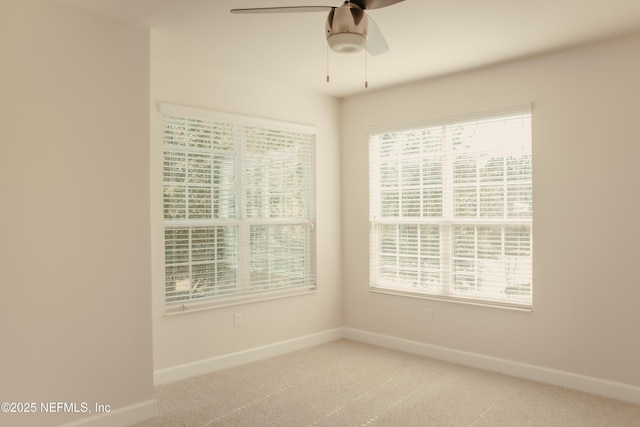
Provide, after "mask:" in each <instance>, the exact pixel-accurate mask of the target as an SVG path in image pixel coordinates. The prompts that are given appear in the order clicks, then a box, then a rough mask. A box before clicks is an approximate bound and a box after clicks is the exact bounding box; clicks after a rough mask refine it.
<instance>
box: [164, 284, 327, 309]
mask: <svg viewBox="0 0 640 427" xmlns="http://www.w3.org/2000/svg"><path fill="white" fill-rule="evenodd" d="M316 292H317V288H316V286H309V287H304V288H296V289H283V290H276V291H270V292H263V293H253V294H251V295H230V296H225V297H219V298H203V299H202V300H188V301H180V302H175V303H169V304H166V305H165V311H164V314H165V315H166V316H175V315H179V314H185V313H193V312H197V311H204V310H213V309H217V308H223V307H230V306H234V305H241V304H251V303H254V302H261V301H269V300H274V299H281V298H289V297H295V296H299V295H309V294H315V293H316Z"/></svg>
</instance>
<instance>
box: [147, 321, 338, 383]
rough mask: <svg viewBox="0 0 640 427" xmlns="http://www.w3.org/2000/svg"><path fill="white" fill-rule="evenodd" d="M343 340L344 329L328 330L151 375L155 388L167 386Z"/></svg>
mask: <svg viewBox="0 0 640 427" xmlns="http://www.w3.org/2000/svg"><path fill="white" fill-rule="evenodd" d="M342 337H343V329H342V328H338V329H331V330H328V331H324V332H319V333H317V334H312V335H306V336H303V337H299V338H294V339H291V340H287V341H280V342H277V343H273V344H269V345H265V346H262V347H256V348H252V349H249V350H244V351H240V352H237V353H231V354H224V355H222V356H216V357H212V358H210V359H204V360H199V361H196V362H192V363H186V364H183V365H178V366H173V367H170V368H164V369H159V370H157V371H155V372H154V373H153V382H154V384H155V385H160V384H167V383H171V382H174V381H179V380H184V379H187V378H191V377H195V376H198V375H204V374H209V373H211V372H215V371H219V370H221V369H227V368H231V367H234V366H239V365H242V364H245V363H250V362H256V361H258V360H262V359H266V358H268V357H274V356H279V355H281V354H285V353H289V352H292V351H296V350H301V349H303V348H307V347H313V346H315V345H320V344H324V343H327V342H330V341H335V340H338V339H340V338H342Z"/></svg>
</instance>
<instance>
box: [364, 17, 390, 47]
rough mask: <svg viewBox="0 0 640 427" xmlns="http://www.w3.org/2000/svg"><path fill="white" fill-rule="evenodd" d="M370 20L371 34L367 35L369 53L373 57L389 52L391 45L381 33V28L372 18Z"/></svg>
mask: <svg viewBox="0 0 640 427" xmlns="http://www.w3.org/2000/svg"><path fill="white" fill-rule="evenodd" d="M367 18H368V19H369V34H368V35H367V52H369V53H370V54H371V55H374V56H376V55H380V54H382V53H385V52H387V51H388V50H389V45H388V44H387V41H386V40H385V38H384V36H383V35H382V31H380V27H378V24H376V21H374V20H373V18H371V17H370V16H367Z"/></svg>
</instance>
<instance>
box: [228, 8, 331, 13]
mask: <svg viewBox="0 0 640 427" xmlns="http://www.w3.org/2000/svg"><path fill="white" fill-rule="evenodd" d="M331 9H333V7H332V6H285V7H254V8H249V9H231V13H238V14H239V13H300V12H326V11H329V10H331Z"/></svg>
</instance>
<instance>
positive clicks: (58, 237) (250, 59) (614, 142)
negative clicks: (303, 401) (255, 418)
mask: <svg viewBox="0 0 640 427" xmlns="http://www.w3.org/2000/svg"><path fill="white" fill-rule="evenodd" d="M325 3H326V4H327V6H326V7H325V6H324V5H322V4H325ZM342 3H343V2H342V1H340V0H338V1H328V2H326V1H325V2H316V1H313V0H273V1H268V2H267V1H257V0H223V1H219V0H215V1H214V0H206V1H205V0H180V1H177V0H0V52H2V59H1V64H2V65H1V67H0V94H1V100H2V102H1V103H0V120H1V121H2V142H1V144H2V146H1V151H0V176H1V177H2V183H3V185H2V189H3V191H2V209H1V210H0V212H1V214H0V215H1V216H0V227H1V230H0V251H1V254H2V263H1V267H2V268H1V271H2V274H1V280H2V284H1V286H0V317H1V322H0V325H1V326H0V328H1V329H0V331H1V333H2V365H1V367H0V375H1V376H0V402H3V403H2V405H3V406H2V413H0V424H2V425H14V426H22V425H24V426H35V425H38V426H50V425H51V426H54V425H74V426H118V425H121V426H128V425H134V424H136V423H139V422H144V421H147V422H149V420H151V422H153V421H152V420H153V419H154V417H158V416H159V415H162V414H161V410H160V409H161V408H160V409H159V404H158V397H157V396H158V395H157V390H158V387H162V386H170V385H171V384H174V383H177V382H180V381H184V380H188V379H193V378H196V377H198V376H202V375H207V374H210V373H216V372H223V370H227V369H236V368H240V367H243V366H249V364H251V363H255V362H264V361H267V360H270V359H272V358H274V357H283V356H284V357H289V356H290V355H293V354H295V353H296V352H298V351H308V350H310V349H313V348H314V347H317V346H320V347H321V346H324V345H327V344H330V343H334V344H335V343H342V344H344V345H347V344H357V345H358V346H360V345H362V346H366V349H375V348H378V349H379V350H380V352H387V351H389V350H393V351H399V352H402V353H401V354H411V355H413V356H416V355H417V356H420V357H424V358H428V359H429V360H435V361H439V362H448V363H453V364H455V365H456V366H462V367H465V368H478V369H480V370H483V371H487V372H494V373H498V374H502V375H508V376H509V377H514V378H521V379H526V380H530V381H534V382H539V383H543V384H549V385H553V386H558V387H561V388H563V389H568V390H573V391H577V392H581V393H587V394H589V395H594V396H599V397H603V398H606V399H612V400H614V401H616V402H624V403H625V404H631V405H640V365H639V361H640V335H639V333H638V326H639V325H640V311H639V309H638V304H639V302H640V273H639V268H638V264H639V255H640V249H639V248H640V246H639V243H638V242H640V224H639V223H638V218H640V191H639V186H640V167H639V165H638V164H639V162H640V137H639V136H638V135H639V134H638V123H639V118H640V108H639V107H638V100H639V99H640V77H639V76H640V3H639V2H637V1H636V0H612V1H611V0H607V1H605V0H584V1H566V2H552V1H550V0H542V1H536V2H526V4H525V2H507V1H504V0H486V1H483V2H478V1H475V0H447V1H443V0H429V1H422V0H421V1H418V0H406V1H394V0H376V1H357V2H346V3H344V4H342ZM318 4H321V5H322V7H320V6H318ZM265 7H282V8H284V10H273V9H269V10H267V11H266V12H269V13H264V12H265V10H264V9H263V10H255V9H256V8H265ZM232 9H242V10H236V11H235V13H231V12H230V11H231V10H232ZM247 9H249V10H247ZM245 12H246V13H245ZM272 12H282V13H272ZM285 12H294V13H285ZM297 12H299V13H297ZM344 16H347V17H348V18H344ZM343 18H344V19H347V20H349V25H354V27H353V28H357V30H356V29H353V30H352V29H351V27H349V30H348V31H344V32H340V31H342V30H341V29H340V28H338V27H339V26H340V25H342V24H343V21H342V19H343ZM374 19H375V21H374ZM339 24H340V25H339ZM345 25H346V24H345ZM363 25H365V26H366V25H368V27H364V28H365V30H362V31H364V32H366V33H365V34H361V28H363V27H362V26H363ZM345 34H347V35H348V37H345V38H342V37H343V36H345ZM383 34H384V36H383ZM491 126H495V127H496V128H498V129H497V130H496V129H494V128H493V127H491ZM489 127H491V129H489ZM487 129H488V130H487ZM504 129H507V130H504ZM498 134H500V135H502V134H508V135H510V136H511V139H510V140H509V141H508V142H504V143H502V145H501V143H500V141H499V142H496V143H495V144H493V145H491V143H490V144H488V145H482V144H483V141H485V140H491V141H494V142H495V141H496V140H497V139H496V138H498V137H496V136H495V135H498ZM514 135H515V136H514ZM513 141H515V142H516V143H517V144H519V145H518V146H517V147H515V146H512V145H509V146H508V147H507V148H505V147H506V145H507V144H512V142H513ZM488 146H490V148H487V147H488ZM494 146H495V147H497V148H495V150H496V151H490V150H493V149H494V148H492V147H494ZM513 147H515V148H513ZM487 150H489V151H487ZM496 153H497V154H496ZM496 165H497V166H496ZM203 194H205V195H203ZM338 345H341V344H338ZM320 347H319V348H320ZM358 348H360V347H358ZM364 348H365V347H362V349H364ZM325 351H329V350H325ZM329 352H330V351H329ZM372 354H375V352H373V353H372ZM381 354H385V355H386V354H387V353H381ZM402 360H404V359H402ZM363 363H365V362H363ZM407 363H409V362H407ZM411 363H414V362H413V359H412V362H411ZM294 368H296V367H295V366H292V367H291V369H292V370H294V371H295V369H294ZM314 369H316V367H314V366H313V365H311V366H308V367H307V368H306V369H305V371H308V373H309V374H311V373H313V370H314ZM327 369H329V368H327ZM469 375H471V374H469ZM238 381H240V380H238ZM267 386H268V384H267V385H266V386H265V390H266V391H265V392H264V395H263V396H262V397H260V399H262V400H261V403H262V402H268V398H267V397H265V396H266V395H268V396H271V395H272V394H273V393H275V391H271V392H270V391H269V387H267ZM278 387H280V388H279V389H278V390H285V389H286V387H288V385H279V386H278ZM219 393H221V394H224V390H220V391H219ZM269 393H271V394H269ZM277 394H278V395H279V396H275V397H280V396H282V395H285V394H286V393H285V392H283V391H280V392H278V393H277ZM291 394H294V393H291ZM216 396H217V394H216V393H215V392H212V396H211V400H215V399H217V397H216ZM238 405H240V403H238ZM312 409H313V408H310V409H308V412H312ZM440 409H441V410H442V411H445V412H446V410H447V409H446V407H443V408H440ZM485 409H486V408H485ZM483 410H484V409H483ZM486 410H487V411H488V409H486ZM523 410H526V406H525V409H523ZM451 411H454V409H451ZM237 412H238V411H237ZM633 413H635V414H636V415H635V418H632V419H630V420H631V422H635V423H640V418H639V417H640V416H639V415H638V414H639V413H640V412H639V411H638V409H637V407H636V409H635V412H633ZM218 415H219V414H218ZM490 415H491V414H490V413H487V416H490ZM354 416H355V415H354ZM211 417H212V418H211V420H214V419H215V414H212V415H211ZM381 417H382V415H381ZM380 420H382V418H380ZM390 420H393V418H387V419H386V423H385V422H379V423H378V425H393V423H392V421H390ZM263 422H264V425H277V423H276V422H275V421H273V420H272V421H271V422H270V421H269V419H268V418H265V419H263ZM312 424H313V423H312V422H311V421H309V420H307V421H305V424H304V425H312ZM364 424H365V423H364V421H357V422H356V421H354V422H353V424H350V425H364ZM372 424H374V423H372ZM149 425H153V424H149ZM185 425H225V423H224V420H223V421H221V422H220V423H214V422H213V421H210V423H206V422H203V423H201V424H198V423H195V424H185ZM227 425H234V424H233V423H231V422H229V423H228V424H227ZM236 425H241V424H236ZM292 425H296V424H292ZM317 425H325V424H321V423H320V424H317ZM327 425H329V424H327ZM398 425H400V424H398ZM405 425H406V424H405ZM418 425H419V424H418ZM424 425H437V424H429V423H426V422H425V423H424ZM450 425H451V424H450ZM467 425H471V424H467ZM475 425H488V424H481V423H480V424H475ZM514 425H516V424H514ZM530 425H536V424H535V423H533V424H530ZM538 425H544V423H542V422H540V424H538ZM603 425H604V424H603ZM628 425H634V424H628ZM635 425H640V424H635Z"/></svg>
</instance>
